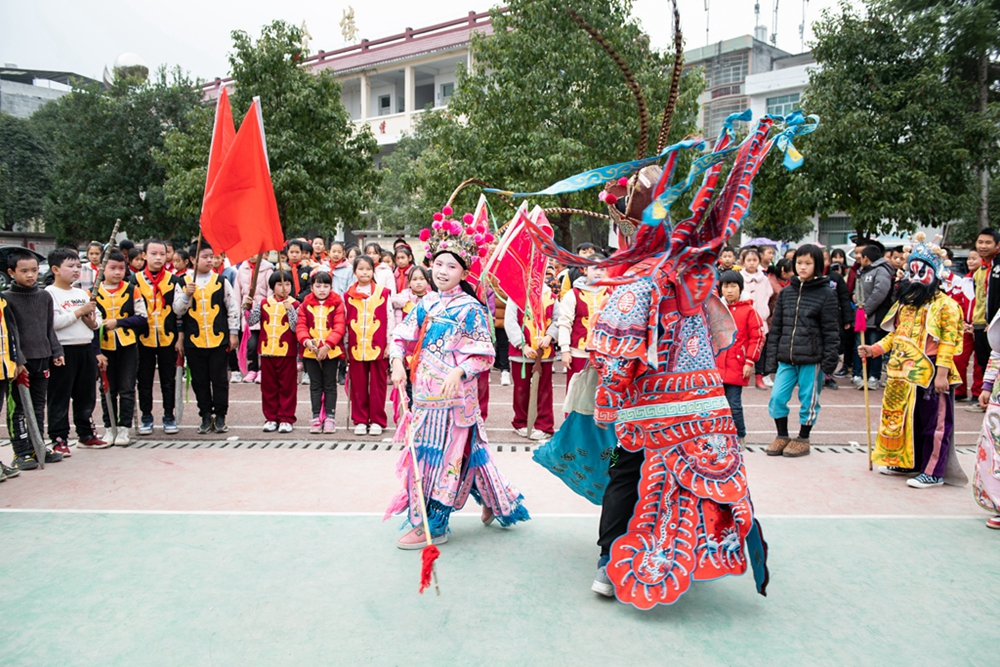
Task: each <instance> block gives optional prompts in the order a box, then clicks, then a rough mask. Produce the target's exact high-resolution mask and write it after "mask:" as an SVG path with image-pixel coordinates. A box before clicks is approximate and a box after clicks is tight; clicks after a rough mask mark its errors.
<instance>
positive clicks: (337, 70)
mask: <svg viewBox="0 0 1000 667" xmlns="http://www.w3.org/2000/svg"><path fill="white" fill-rule="evenodd" d="M476 32H478V33H482V34H485V35H490V34H492V33H493V27H492V25H491V24H490V15H489V12H483V13H476V12H469V14H468V15H467V16H465V17H463V18H460V19H456V20H454V21H447V22H445V23H439V24H437V25H432V26H427V27H426V28H419V29H417V30H413V29H411V28H407V29H406V30H404V31H403V32H401V33H398V34H395V35H390V36H389V37H383V38H381V39H373V40H367V39H362V40H361V42H360V43H358V44H354V45H352V46H348V47H345V48H342V49H337V50H335V51H320V52H319V53H317V54H315V55H313V56H310V57H309V58H307V59H306V61H305V65H306V66H307V67H309V68H311V69H312V70H314V71H320V70H327V69H329V70H333V72H334V74H335V75H336V77H337V79H338V80H339V81H340V82H341V85H342V86H343V92H342V95H341V97H342V99H343V102H344V107H345V108H346V109H347V111H348V113H349V114H350V115H351V118H352V119H353V120H354V122H355V123H356V124H357V125H359V126H360V125H368V126H369V127H371V130H372V133H373V134H374V135H375V138H376V139H377V140H378V143H379V145H380V146H381V150H380V151H379V154H378V157H376V165H378V164H379V163H380V162H381V159H382V158H383V157H385V156H386V155H388V154H389V153H391V152H392V151H393V149H394V148H395V146H396V144H397V143H398V142H399V139H400V137H401V136H402V135H403V134H404V133H410V132H412V131H413V128H414V126H415V124H416V120H417V119H418V118H419V116H420V114H422V113H424V111H425V109H427V108H433V109H440V108H444V107H447V106H448V102H449V100H450V99H451V96H452V94H453V93H454V91H455V84H456V82H457V77H458V67H459V65H464V66H465V67H467V68H468V67H471V66H472V59H471V53H470V49H469V42H470V39H471V37H472V34H473V33H476ZM231 82H232V79H228V78H227V79H215V81H212V82H209V83H208V84H206V85H205V86H204V90H205V93H206V95H207V96H208V97H216V96H217V95H218V91H219V89H220V87H221V86H224V85H231Z"/></svg>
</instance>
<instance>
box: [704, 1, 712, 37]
mask: <svg viewBox="0 0 1000 667" xmlns="http://www.w3.org/2000/svg"><path fill="white" fill-rule="evenodd" d="M708 18H709V14H708V0H705V46H708V45H709V44H711V41H709V39H708V26H709V21H708Z"/></svg>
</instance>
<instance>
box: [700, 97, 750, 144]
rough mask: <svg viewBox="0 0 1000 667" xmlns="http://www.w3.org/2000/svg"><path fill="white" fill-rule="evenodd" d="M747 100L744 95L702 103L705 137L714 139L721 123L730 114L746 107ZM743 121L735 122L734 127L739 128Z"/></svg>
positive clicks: (720, 127) (720, 128)
mask: <svg viewBox="0 0 1000 667" xmlns="http://www.w3.org/2000/svg"><path fill="white" fill-rule="evenodd" d="M748 104H749V100H748V99H747V98H745V97H736V98H727V99H724V100H719V101H718V102H707V103H706V104H705V105H704V107H703V108H704V113H705V116H704V119H705V120H704V124H703V125H704V129H705V137H706V138H707V139H710V140H712V141H714V140H715V139H716V137H718V136H719V132H721V131H722V124H723V123H725V122H726V119H727V118H728V117H729V116H730V114H734V113H740V112H741V111H743V110H744V109H746V108H747V106H748ZM742 126H743V123H741V122H737V123H735V125H734V127H736V128H740V127H742Z"/></svg>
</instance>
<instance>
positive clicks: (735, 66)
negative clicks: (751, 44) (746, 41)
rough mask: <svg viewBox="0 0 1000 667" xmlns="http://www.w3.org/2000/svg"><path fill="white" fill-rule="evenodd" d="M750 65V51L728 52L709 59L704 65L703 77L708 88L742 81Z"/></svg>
mask: <svg viewBox="0 0 1000 667" xmlns="http://www.w3.org/2000/svg"><path fill="white" fill-rule="evenodd" d="M749 67H750V52H749V51H744V52H743V53H730V54H727V55H724V56H719V57H717V58H713V59H711V60H710V61H709V62H708V63H706V65H705V79H706V84H707V87H708V88H709V89H712V88H716V87H717V86H724V85H726V84H728V83H743V81H744V80H745V79H746V78H747V72H748V71H749Z"/></svg>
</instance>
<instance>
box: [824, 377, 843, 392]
mask: <svg viewBox="0 0 1000 667" xmlns="http://www.w3.org/2000/svg"><path fill="white" fill-rule="evenodd" d="M823 386H824V387H826V388H827V389H840V385H838V384H837V381H836V380H834V379H833V378H832V377H831V376H829V375H827V376H826V379H825V380H823Z"/></svg>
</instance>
